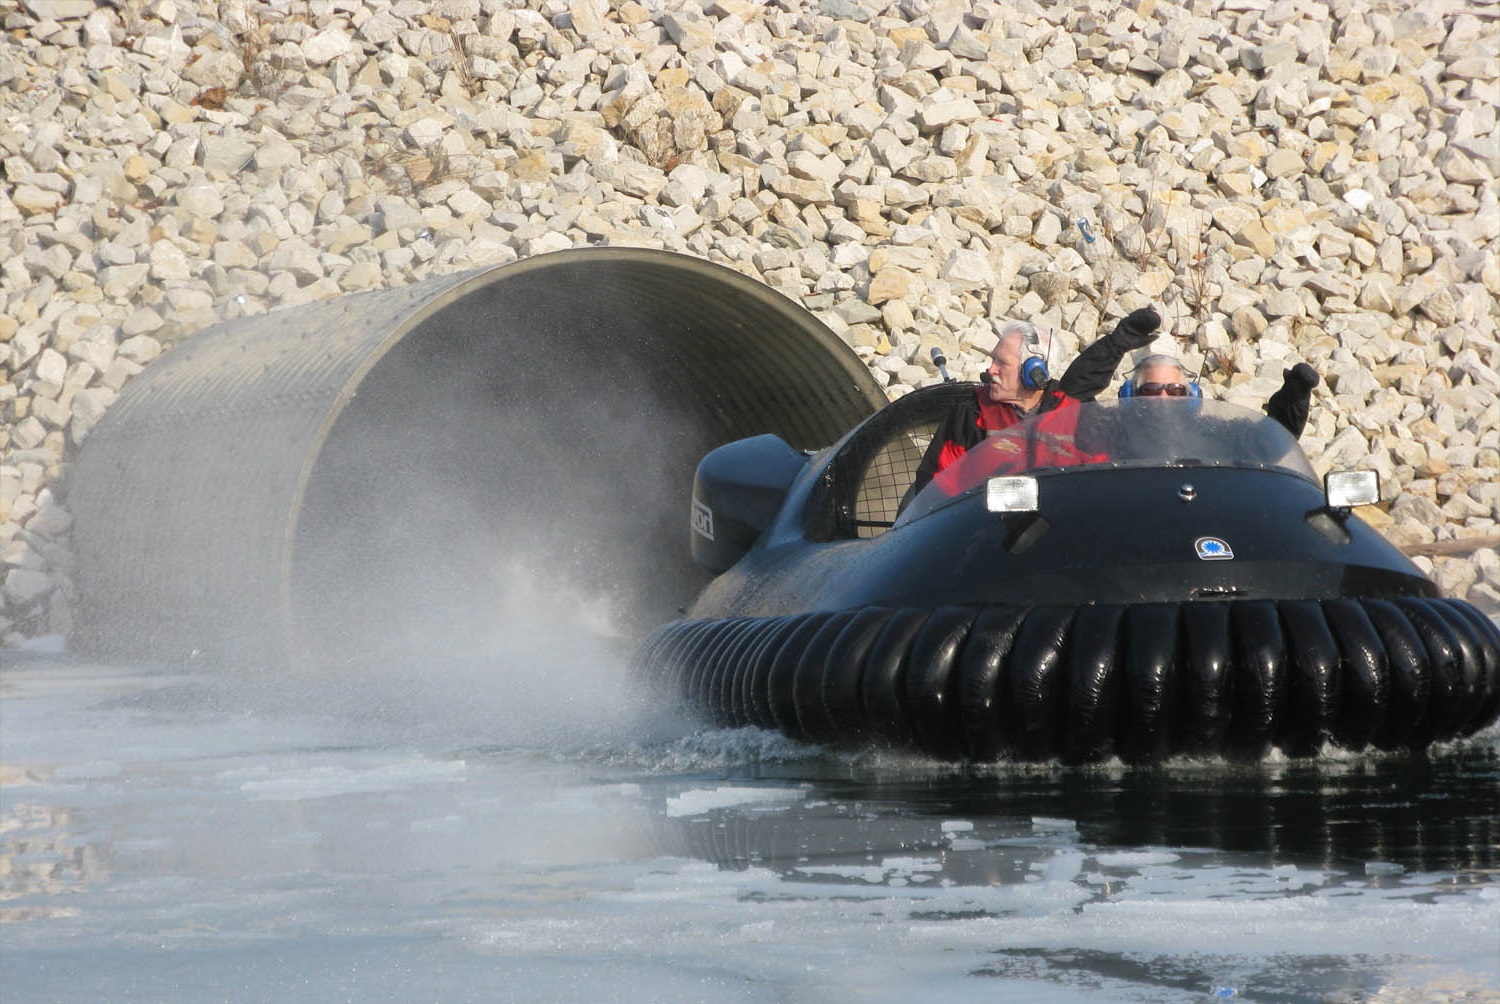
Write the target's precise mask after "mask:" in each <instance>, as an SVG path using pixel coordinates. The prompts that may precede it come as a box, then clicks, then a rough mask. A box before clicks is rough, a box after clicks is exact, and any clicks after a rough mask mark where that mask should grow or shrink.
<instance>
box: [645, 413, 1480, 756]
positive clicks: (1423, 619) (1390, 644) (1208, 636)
mask: <svg viewBox="0 0 1500 1004" xmlns="http://www.w3.org/2000/svg"><path fill="white" fill-rule="evenodd" d="M953 393H956V391H951V390H949V389H947V388H940V389H938V391H937V393H936V394H935V395H934V396H933V397H932V398H931V399H927V400H924V398H923V392H918V394H914V395H910V396H909V397H908V398H904V399H902V400H901V401H898V402H896V403H894V404H893V405H891V406H890V407H889V408H888V409H886V411H883V412H881V413H880V414H879V415H877V416H875V417H874V418H872V419H871V420H870V421H869V422H868V423H866V425H865V426H862V427H861V428H859V429H856V430H855V431H854V432H853V433H851V434H850V436H848V437H846V439H845V440H844V441H843V442H841V443H840V444H837V445H836V446H834V447H832V448H830V449H829V450H828V451H825V452H824V453H823V454H820V455H818V456H816V457H812V458H797V459H793V458H790V457H789V456H787V454H786V453H785V452H778V451H777V450H776V449H775V444H774V443H768V442H766V441H765V439H768V438H769V437H764V438H763V439H762V440H757V441H745V445H739V444H736V445H734V446H731V447H729V448H727V449H726V452H725V455H723V456H721V457H719V458H715V455H713V454H711V455H710V457H709V458H705V462H704V464H703V465H700V468H699V482H700V483H699V485H697V486H695V515H696V516H697V518H698V520H700V522H699V523H696V524H695V534H696V536H695V546H699V547H701V548H702V549H703V550H704V551H705V552H706V553H707V554H708V556H709V558H710V562H706V563H705V564H706V567H712V565H713V564H714V563H717V564H718V565H719V566H721V567H720V568H716V569H715V570H721V571H722V572H723V574H721V575H720V576H719V577H718V578H717V579H715V580H714V581H713V582H712V583H710V584H709V586H708V587H707V588H706V589H705V590H704V591H703V593H702V594H701V595H700V596H699V598H698V600H697V601H696V602H695V603H694V605H693V607H692V609H691V610H690V611H689V612H688V619H685V620H682V621H677V622H674V623H670V624H667V625H665V626H663V627H661V628H659V629H658V630H657V631H656V632H655V633H653V634H652V635H651V636H650V637H649V638H648V639H647V641H646V643H645V644H644V645H643V646H642V647H641V648H640V649H639V650H638V652H637V656H636V659H635V672H636V673H637V674H638V675H639V676H641V677H643V678H645V679H646V680H647V681H649V682H650V683H652V684H654V685H655V686H657V687H659V688H661V689H662V690H663V691H664V692H665V693H666V694H668V695H670V696H672V697H673V698H675V699H677V700H680V701H681V702H682V703H683V704H685V705H686V706H687V707H688V708H690V709H691V710H693V711H695V712H698V713H700V714H702V715H704V716H705V717H707V718H708V719H710V720H711V721H713V722H715V723H717V724H719V725H722V726H758V727H762V728H771V729H779V730H780V731H782V732H784V733H786V734H787V735H789V736H792V737H794V738H797V739H801V740H807V741H811V742H817V743H825V744H830V745H840V746H855V747H858V746H865V745H876V746H885V747H893V748H898V749H906V750H911V751H913V752H917V753H922V754H926V755H930V756H933V757H936V758H940V759H948V760H971V761H980V762H983V761H993V760H998V759H1021V760H1042V761H1045V760H1053V759H1061V760H1063V761H1067V762H1080V763H1081V762H1096V761H1100V760H1106V759H1109V758H1112V757H1120V758H1121V759H1123V760H1125V761H1128V762H1153V761H1158V760H1161V759H1163V758H1166V757H1170V756H1175V755H1217V756H1227V757H1233V758H1250V759H1253V758H1259V757H1262V756H1265V755H1266V754H1268V753H1270V752H1271V751H1272V750H1273V749H1274V750H1280V751H1282V752H1283V753H1285V754H1287V755H1291V756H1309V755H1315V754H1316V753H1317V752H1318V751H1319V750H1320V749H1321V748H1322V747H1323V745H1324V744H1326V743H1333V744H1335V745H1337V746H1340V747H1343V748H1346V749H1351V750H1360V749H1365V748H1371V747H1373V748H1376V749H1382V750H1396V749H1421V748H1423V747H1426V746H1428V745H1430V744H1432V743H1435V742H1443V741H1447V740H1452V739H1456V738H1461V737H1464V736H1467V735H1471V734H1473V733H1475V732H1477V731H1479V730H1481V729H1483V728H1485V727H1486V726H1488V725H1490V724H1492V723H1494V722H1495V721H1496V720H1497V718H1500V626H1497V625H1496V623H1495V622H1493V621H1492V620H1490V619H1489V618H1488V617H1486V616H1485V615H1484V614H1483V613H1481V612H1480V611H1479V610H1478V609H1477V608H1475V607H1474V606H1472V605H1470V604H1468V603H1466V602H1463V601H1461V600H1454V599H1445V598H1443V597H1442V596H1441V595H1440V594H1439V591H1438V589H1437V587H1436V586H1435V585H1434V584H1433V583H1432V582H1431V581H1430V580H1429V579H1427V578H1426V577H1425V576H1424V575H1422V573H1421V571H1420V570H1419V569H1418V568H1417V567H1416V566H1415V565H1413V564H1412V562H1411V561H1410V559H1408V558H1407V557H1406V556H1405V555H1403V554H1402V553H1401V552H1400V551H1399V550H1398V549H1397V548H1395V547H1394V546H1393V545H1392V544H1390V542H1388V541H1387V540H1385V539H1384V538H1383V537H1382V536H1381V535H1380V534H1379V533H1377V532H1376V531H1375V530H1374V529H1372V528H1371V527H1370V526H1369V525H1367V524H1366V523H1364V522H1363V521H1362V520H1360V519H1359V518H1358V517H1357V516H1354V515H1352V513H1351V512H1350V510H1349V509H1347V508H1345V509H1340V508H1336V507H1333V506H1331V504H1330V502H1329V500H1328V498H1326V497H1325V494H1324V491H1323V489H1322V488H1320V486H1319V485H1318V484H1317V482H1316V480H1314V478H1313V476H1312V474H1311V469H1310V468H1308V467H1305V466H1299V464H1301V465H1305V459H1303V458H1302V457H1301V453H1300V450H1298V449H1297V447H1296V444H1295V442H1294V441H1293V440H1292V439H1291V438H1290V437H1289V436H1288V435H1287V434H1286V433H1285V432H1284V430H1281V429H1280V428H1279V427H1276V426H1270V427H1268V426H1267V425H1266V424H1265V422H1264V420H1257V419H1256V418H1255V416H1253V415H1248V413H1242V412H1239V411H1238V409H1229V408H1228V407H1227V406H1222V405H1207V404H1205V405H1203V406H1201V408H1199V409H1195V410H1193V411H1188V410H1178V411H1150V410H1149V407H1150V406H1149V405H1148V406H1146V409H1141V408H1138V407H1136V406H1131V407H1132V408H1135V409H1136V410H1134V411H1131V410H1126V409H1125V408H1119V409H1110V408H1101V407H1100V406H1098V405H1086V406H1083V407H1084V408H1085V409H1097V410H1094V411H1092V412H1083V413H1081V414H1082V415H1083V418H1081V419H1080V428H1083V427H1084V425H1085V423H1086V422H1092V423H1093V427H1094V428H1104V429H1111V428H1113V429H1116V430H1124V431H1125V433H1126V436H1122V437H1120V438H1118V439H1116V440H1115V441H1113V442H1111V444H1110V445H1111V452H1110V454H1109V456H1110V457H1111V458H1113V457H1115V456H1117V455H1118V456H1120V458H1121V459H1120V460H1118V461H1114V460H1111V461H1110V462H1104V463H1099V462H1090V463H1084V464H1079V465H1076V466H1071V467H1070V466H1066V465H1064V466H1055V465H1054V466H1052V467H1047V468H1040V467H1035V466H1033V467H1028V468H1027V469H1026V470H1027V474H1028V477H1031V478H1032V479H1033V480H1034V481H1035V482H1036V485H1035V488H1036V502H1035V503H1034V504H1033V505H1031V506H1030V507H1029V508H1018V509H1016V510H1008V509H1004V508H1003V507H1002V508H999V509H996V510H995V511H991V506H990V503H989V502H988V501H987V497H986V490H987V489H979V490H966V491H961V492H960V493H958V494H955V495H951V496H944V497H940V498H937V500H936V501H935V502H933V501H932V499H933V496H931V495H930V493H929V494H924V495H922V496H918V497H917V498H916V500H915V501H912V500H911V499H909V498H906V497H900V501H899V503H895V504H892V505H891V506H890V507H889V509H888V510H887V511H888V512H890V513H895V512H900V513H901V515H900V517H899V518H898V517H897V516H895V515H894V514H892V515H888V516H887V517H885V518H886V519H887V520H888V521H887V522H884V523H880V522H878V521H876V520H873V519H866V520H861V519H856V518H852V516H854V515H858V514H860V513H863V512H866V511H870V510H871V508H872V507H873V504H874V502H876V501H879V500H878V499H876V498H875V495H876V494H877V493H878V491H879V489H878V488H876V487H872V486H875V485H877V484H878V483H879V482H880V480H881V479H882V478H885V474H886V471H887V470H888V469H891V468H895V467H897V466H898V465H897V464H895V463H892V462H891V458H892V457H893V456H894V455H895V454H896V453H898V452H899V451H900V450H902V449H904V448H905V443H906V442H908V441H915V442H922V441H923V439H922V437H921V435H920V434H918V433H917V432H914V430H915V429H917V427H918V423H919V421H920V420H921V419H922V418H923V417H924V413H923V412H922V409H924V408H929V409H930V408H932V407H934V406H936V405H941V404H943V401H942V400H941V397H940V395H943V394H953ZM1242 416H1248V417H1242ZM926 417H930V415H928V416H926ZM882 422H885V423H886V424H885V425H882V424H881V423H882ZM1153 422H1155V423H1156V424H1155V425H1154V426H1153V425H1151V423H1153ZM1258 423H1259V424H1258ZM1143 428H1150V430H1151V432H1152V434H1153V436H1154V437H1156V438H1159V439H1161V440H1163V441H1174V442H1176V443H1179V444H1187V446H1186V447H1185V448H1182V447H1179V448H1177V449H1174V450H1173V451H1172V452H1170V453H1168V454H1166V455H1165V459H1163V460H1162V461H1160V462H1150V463H1145V464H1141V463H1139V462H1135V463H1133V462H1132V457H1131V455H1130V454H1129V453H1128V452H1127V451H1126V449H1125V447H1127V446H1128V445H1129V444H1128V443H1127V442H1126V438H1127V437H1128V435H1131V434H1134V433H1135V432H1137V431H1139V430H1141V429H1143ZM1205 430H1207V432H1205ZM1209 433H1211V434H1212V435H1209ZM1080 439H1081V436H1080ZM1224 444H1229V445H1230V446H1242V447H1244V453H1245V454H1246V455H1247V456H1248V459H1245V458H1244V457H1240V456H1238V455H1237V456H1236V457H1235V459H1236V461H1237V462H1233V463H1221V462H1217V461H1215V460H1214V459H1213V455H1212V454H1211V453H1209V452H1207V450H1209V449H1213V448H1216V447H1222V446H1223V445H1224ZM1246 444H1248V445H1246ZM1200 446H1202V447H1204V448H1205V449H1204V451H1203V452H1200V451H1199V450H1198V449H1197V448H1198V447H1200ZM986 448H989V447H988V446H987V447H986ZM1256 450H1259V451H1260V452H1259V453H1258V454H1257V453H1256V452H1255V451H1256ZM997 452H998V451H997ZM1292 454H1295V456H1292ZM1257 456H1259V457H1262V458H1268V459H1263V460H1262V461H1256V457H1257ZM1173 458H1182V459H1173ZM1288 458H1289V459H1288ZM976 459H978V458H976ZM793 467H795V468H796V471H795V473H794V474H793V475H791V476H787V475H786V473H785V472H786V471H789V470H792V468H793ZM747 468H748V469H750V471H749V474H744V473H742V472H743V471H744V470H745V469H747ZM726 469H727V470H729V471H730V472H731V473H732V475H733V478H732V480H733V479H737V480H734V483H733V484H731V485H730V487H729V489H728V490H727V491H719V490H718V488H717V486H716V485H715V484H713V482H712V479H713V477H717V476H718V472H719V471H721V470H726ZM782 478H785V479H786V480H780V479H782ZM889 480H893V481H894V482H896V485H897V488H896V489H894V490H893V491H895V492H899V489H900V485H901V480H902V479H901V476H899V475H897V476H895V477H893V478H890V479H889ZM778 481H779V483H781V484H784V485H785V488H784V489H782V490H781V491H780V492H779V493H778V492H776V491H772V490H771V489H772V488H773V487H774V486H775V485H776V484H777V483H778ZM906 483H907V484H910V478H909V476H908V477H907V478H906ZM746 485H749V486H750V487H751V488H753V491H749V490H747V489H746V487H745V486H746ZM700 493H701V494H702V495H703V496H704V497H703V498H700V497H699V495H700ZM892 497H893V498H894V497H899V496H898V495H893V496H892ZM772 501H774V502H775V503H776V505H775V507H774V513H773V514H772V515H770V516H767V515H766V513H768V512H771V511H772V507H771V505H770V502H772ZM924 503H925V504H924ZM726 526H727V527H729V528H730V529H731V530H732V531H733V533H734V534H736V535H737V537H736V538H735V540H738V541H753V543H747V544H743V545H741V544H739V543H733V544H732V546H728V547H724V548H722V549H721V550H715V549H714V548H721V546H722V544H723V541H725V540H726V539H729V538H728V537H727V536H726V532H725V528H726ZM699 538H701V539H699ZM709 544H712V545H713V547H712V548H711V547H709V546H708V545H709ZM700 560H701V559H700Z"/></svg>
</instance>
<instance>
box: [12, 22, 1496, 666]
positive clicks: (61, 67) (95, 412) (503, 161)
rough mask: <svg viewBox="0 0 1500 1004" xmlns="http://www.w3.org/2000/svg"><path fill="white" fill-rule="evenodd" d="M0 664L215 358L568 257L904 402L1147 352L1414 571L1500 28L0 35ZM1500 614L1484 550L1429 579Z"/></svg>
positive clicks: (1454, 505) (1478, 256) (1450, 513)
mask: <svg viewBox="0 0 1500 1004" xmlns="http://www.w3.org/2000/svg"><path fill="white" fill-rule="evenodd" d="M0 25H3V29H4V31H3V35H0V103H3V115H0V158H3V160H0V173H3V177H4V185H3V186H0V239H3V241H4V255H3V261H4V270H3V274H0V303H3V310H0V375H3V377H4V379H3V380H0V415H3V419H4V420H3V423H0V453H3V462H0V563H3V564H0V574H3V587H0V595H3V605H0V636H4V637H5V638H6V639H8V640H10V641H15V640H17V639H18V638H21V637H25V636H30V635H36V634H40V633H43V632H64V633H65V632H66V631H67V630H68V626H69V622H70V614H69V594H70V589H71V587H70V585H69V575H70V571H71V567H70V566H71V562H70V557H69V549H68V536H69V516H68V513H67V510H66V505H65V500H63V499H62V498H61V493H60V491H59V487H60V485H61V483H62V476H63V473H64V471H65V468H66V465H67V464H68V462H69V459H70V457H71V455H72V453H73V451H74V450H75V448H76V447H77V446H78V444H79V443H81V442H82V441H83V440H84V438H85V437H86V436H87V435H88V432H89V429H90V427H91V426H92V425H93V424H94V423H95V422H96V421H97V420H98V418H99V417H100V415H102V414H103V413H104V412H105V410H106V409H107V408H109V406H110V404H111V402H112V401H113V400H114V399H115V397H116V395H117V394H118V393H119V391H120V389H121V388H122V387H123V386H124V385H125V384H126V383H127V382H128V381H129V380H130V379H131V377H132V376H134V375H135V374H136V373H138V372H139V371H140V370H141V368H142V367H143V366H145V365H146V364H148V363H149V362H150V361H151V360H152V359H153V358H155V357H156V356H158V355H159V354H160V353H162V352H164V351H170V349H171V347H172V346H173V345H174V344H175V343H177V342H179V341H181V340H183V339H186V338H190V337H191V336H192V334H193V333H194V332H195V331H197V330H200V329H201V328H203V327H205V326H207V325H209V324H210V323H213V322H215V321H218V320H221V319H224V318H232V317H236V316H241V315H245V314H252V313H259V312H263V311H268V310H274V309H276V308H278V307H283V306H288V305H292V304H297V303H302V302H305V301H309V300H313V299H318V298H326V297H334V296H339V295H341V294H344V293H348V292H353V291H357V290H365V289H370V288H375V287H383V286H391V285H398V284H404V283H409V282H411V281H413V280H416V279H420V278H422V277H424V276H428V275H435V274H444V273H450V272H453V271H458V270H461V269H466V268H472V267H475V266H480V265H488V264H494V263H498V262H504V261H507V260H510V259H514V258H517V257H520V256H526V255H534V254H539V253H542V252H546V251H552V250H557V249H561V248H568V247H576V246H581V245H604V244H610V245H635V246H652V247H661V248H667V249H671V250H675V251H681V252H685V253H688V254H693V255H697V256H700V257H703V258H707V259H710V260H713V261H717V262H723V263H726V264H728V265H730V266H732V267H733V268H736V269H738V270H740V271H742V272H744V273H746V274H748V275H751V276H754V277H755V278H757V279H759V280H761V281H763V282H765V283H768V284H769V285H771V286H773V287H775V288H776V289H778V290H780V291H782V292H784V293H785V294H786V295H788V296H789V297H792V298H793V299H795V300H797V301H799V302H801V303H804V304H806V305H807V306H808V307H810V308H811V309H812V310H814V311H815V312H816V313H817V314H818V315H819V316H820V317H821V318H822V319H823V320H824V321H825V322H826V323H827V324H828V325H829V326H830V327H831V328H833V329H834V330H835V331H836V332H838V333H839V334H840V336H841V337H843V338H844V339H846V340H847V341H848V343H849V344H850V345H851V346H853V347H854V349H855V350H856V351H858V352H859V353H860V355H861V356H862V357H863V358H865V359H866V360H867V361H868V363H869V365H870V367H871V369H872V370H873V372H874V373H875V374H876V375H877V377H878V378H879V379H880V380H881V381H882V382H883V383H884V384H885V385H886V386H887V387H888V389H889V391H890V393H891V394H892V395H896V394H900V393H902V392H904V391H905V390H907V389H909V388H911V387H914V386H917V385H919V384H921V383H923V382H925V381H930V380H932V379H934V378H935V374H934V373H933V372H932V370H931V363H930V360H929V357H928V354H927V351H926V350H927V349H928V348H929V347H931V346H933V345H937V346H941V347H942V348H944V349H945V350H946V352H947V353H948V357H949V359H950V360H951V363H950V369H953V370H954V371H956V373H957V374H958V375H963V376H973V375H975V374H976V373H977V372H978V370H979V368H980V367H981V366H982V364H983V360H984V353H985V352H986V350H987V349H988V348H989V347H990V345H991V344H992V343H993V339H994V336H995V321H996V319H999V318H1005V317H1010V316H1023V317H1028V318H1032V319H1034V320H1037V321H1038V322H1040V323H1041V324H1043V325H1045V326H1047V327H1048V328H1050V329H1051V330H1052V331H1054V332H1055V336H1054V337H1055V342H1056V344H1055V346H1054V348H1053V358H1054V359H1055V360H1062V359H1064V358H1066V357H1067V356H1068V355H1069V354H1070V353H1071V352H1072V351H1073V350H1074V349H1075V348H1076V346H1077V345H1078V344H1079V342H1081V341H1086V340H1088V339H1091V338H1093V337H1094V336H1095V335H1096V333H1097V332H1098V331H1100V329H1101V328H1102V327H1104V326H1105V325H1108V324H1112V323H1113V320H1114V319H1115V318H1117V317H1118V316H1120V315H1121V314H1123V313H1124V312H1126V311H1128V310H1130V309H1132V308H1133V307H1136V306H1140V305H1143V304H1145V303H1148V302H1149V303H1154V304H1157V305H1159V306H1160V308H1161V309H1162V311H1163V314H1164V316H1165V317H1166V322H1167V323H1166V326H1165V328H1164V331H1163V335H1162V338H1161V339H1160V340H1159V342H1158V346H1157V347H1158V348H1161V349H1170V350H1172V351H1176V352H1178V353H1179V354H1182V355H1184V356H1185V357H1187V359H1188V361H1189V362H1190V364H1191V365H1193V366H1199V365H1201V366H1203V372H1204V381H1205V383H1206V384H1207V385H1208V386H1209V388H1210V390H1209V393H1210V394H1212V395H1215V396H1220V397H1228V398H1230V399H1234V400H1243V401H1244V402H1245V403H1248V404H1252V405H1255V406H1258V405H1259V403H1260V402H1261V401H1262V400H1264V398H1265V396H1266V395H1267V394H1268V393H1270V391H1271V390H1272V389H1274V387H1275V386H1276V385H1277V384H1278V383H1279V378H1280V373H1281V370H1282V369H1283V368H1284V367H1285V366H1287V365H1288V364H1289V363H1290V362H1292V361H1294V360H1307V361H1308V362H1310V363H1312V364H1313V365H1314V366H1315V367H1317V369H1318V370H1319V371H1320V372H1321V373H1322V374H1323V376H1324V378H1325V382H1324V384H1323V385H1322V386H1321V387H1320V388H1319V389H1318V391H1317V392H1316V397H1315V406H1314V410H1313V416H1314V417H1313V421H1312V423H1311V425H1310V427H1309V429H1308V431H1307V433H1306V435H1305V436H1304V438H1303V441H1304V444H1305V445H1306V447H1307V448H1308V451H1309V453H1310V455H1311V456H1312V458H1313V460H1314V463H1315V464H1316V465H1317V466H1318V467H1320V468H1321V469H1327V468H1330V467H1336V466H1341V465H1348V464H1363V465H1369V466H1373V467H1375V468H1376V469H1378V470H1379V471H1380V473H1381V475H1382V478H1383V482H1384V486H1385V491H1386V495H1387V498H1388V499H1389V501H1388V503H1387V504H1385V505H1383V506H1382V507H1381V508H1380V509H1379V510H1371V511H1370V512H1369V513H1368V515H1369V518H1370V519H1371V520H1372V521H1374V522H1376V523H1377V524H1378V525H1379V526H1380V527H1381V528H1382V530H1383V531H1384V532H1385V533H1387V534H1388V535H1389V536H1390V537H1391V538H1392V539H1393V540H1395V541H1396V542H1398V543H1400V544H1402V545H1406V546H1418V545H1424V544H1427V545H1433V544H1436V545H1439V546H1441V545H1442V543H1443V542H1446V541H1452V540H1454V539H1455V538H1481V539H1483V538H1486V537H1493V535H1494V534H1495V533H1496V519H1497V515H1500V478H1497V471H1500V396H1497V395H1500V348H1497V329H1496V321H1497V317H1500V308H1497V296H1500V204H1497V185H1496V177H1497V175H1500V131H1497V128H1496V109H1497V107H1500V5H1497V4H1496V3H1494V2H1489V0H1422V2H1381V0H1297V2H1293V0H1274V2H1268V0H1189V2H1165V0H1126V2H1118V0H1110V2H1105V0H1076V2H1069V3H1037V2H1032V0H1006V2H1004V3H1000V2H986V0H978V2H955V0H932V2H929V0H920V2H919V0H899V2H894V3H892V2H885V0H821V2H818V0H777V2H773V3H762V2H752V0H660V2H656V0H651V2H638V0H547V2H542V0H531V2H525V3H521V2H512V0H433V2H416V0H278V2H276V3H274V4H272V3H260V2H254V0H221V2H218V3H214V2H210V0H115V2H112V3H95V2H94V0H0ZM1418 560H1419V561H1420V562H1422V563H1424V565H1426V567H1428V568H1431V569H1432V570H1433V574H1434V575H1435V577H1436V578H1437V579H1438V581H1439V582H1440V583H1441V585H1442V586H1443V587H1444V588H1445V589H1446V590H1447V591H1449V592H1450V593H1452V594H1454V595H1459V596H1467V597H1468V598H1470V599H1471V600H1472V601H1473V602H1475V603H1477V604H1479V605H1480V606H1481V607H1482V608H1484V609H1486V610H1488V611H1490V612H1496V611H1500V558H1497V556H1496V553H1495V549H1494V547H1492V546H1491V547H1486V548H1480V549H1477V550H1472V549H1470V550H1468V551H1467V552H1466V553H1461V554H1459V555H1457V556H1452V557H1438V558H1427V557H1421V558H1419V559H1418Z"/></svg>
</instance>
